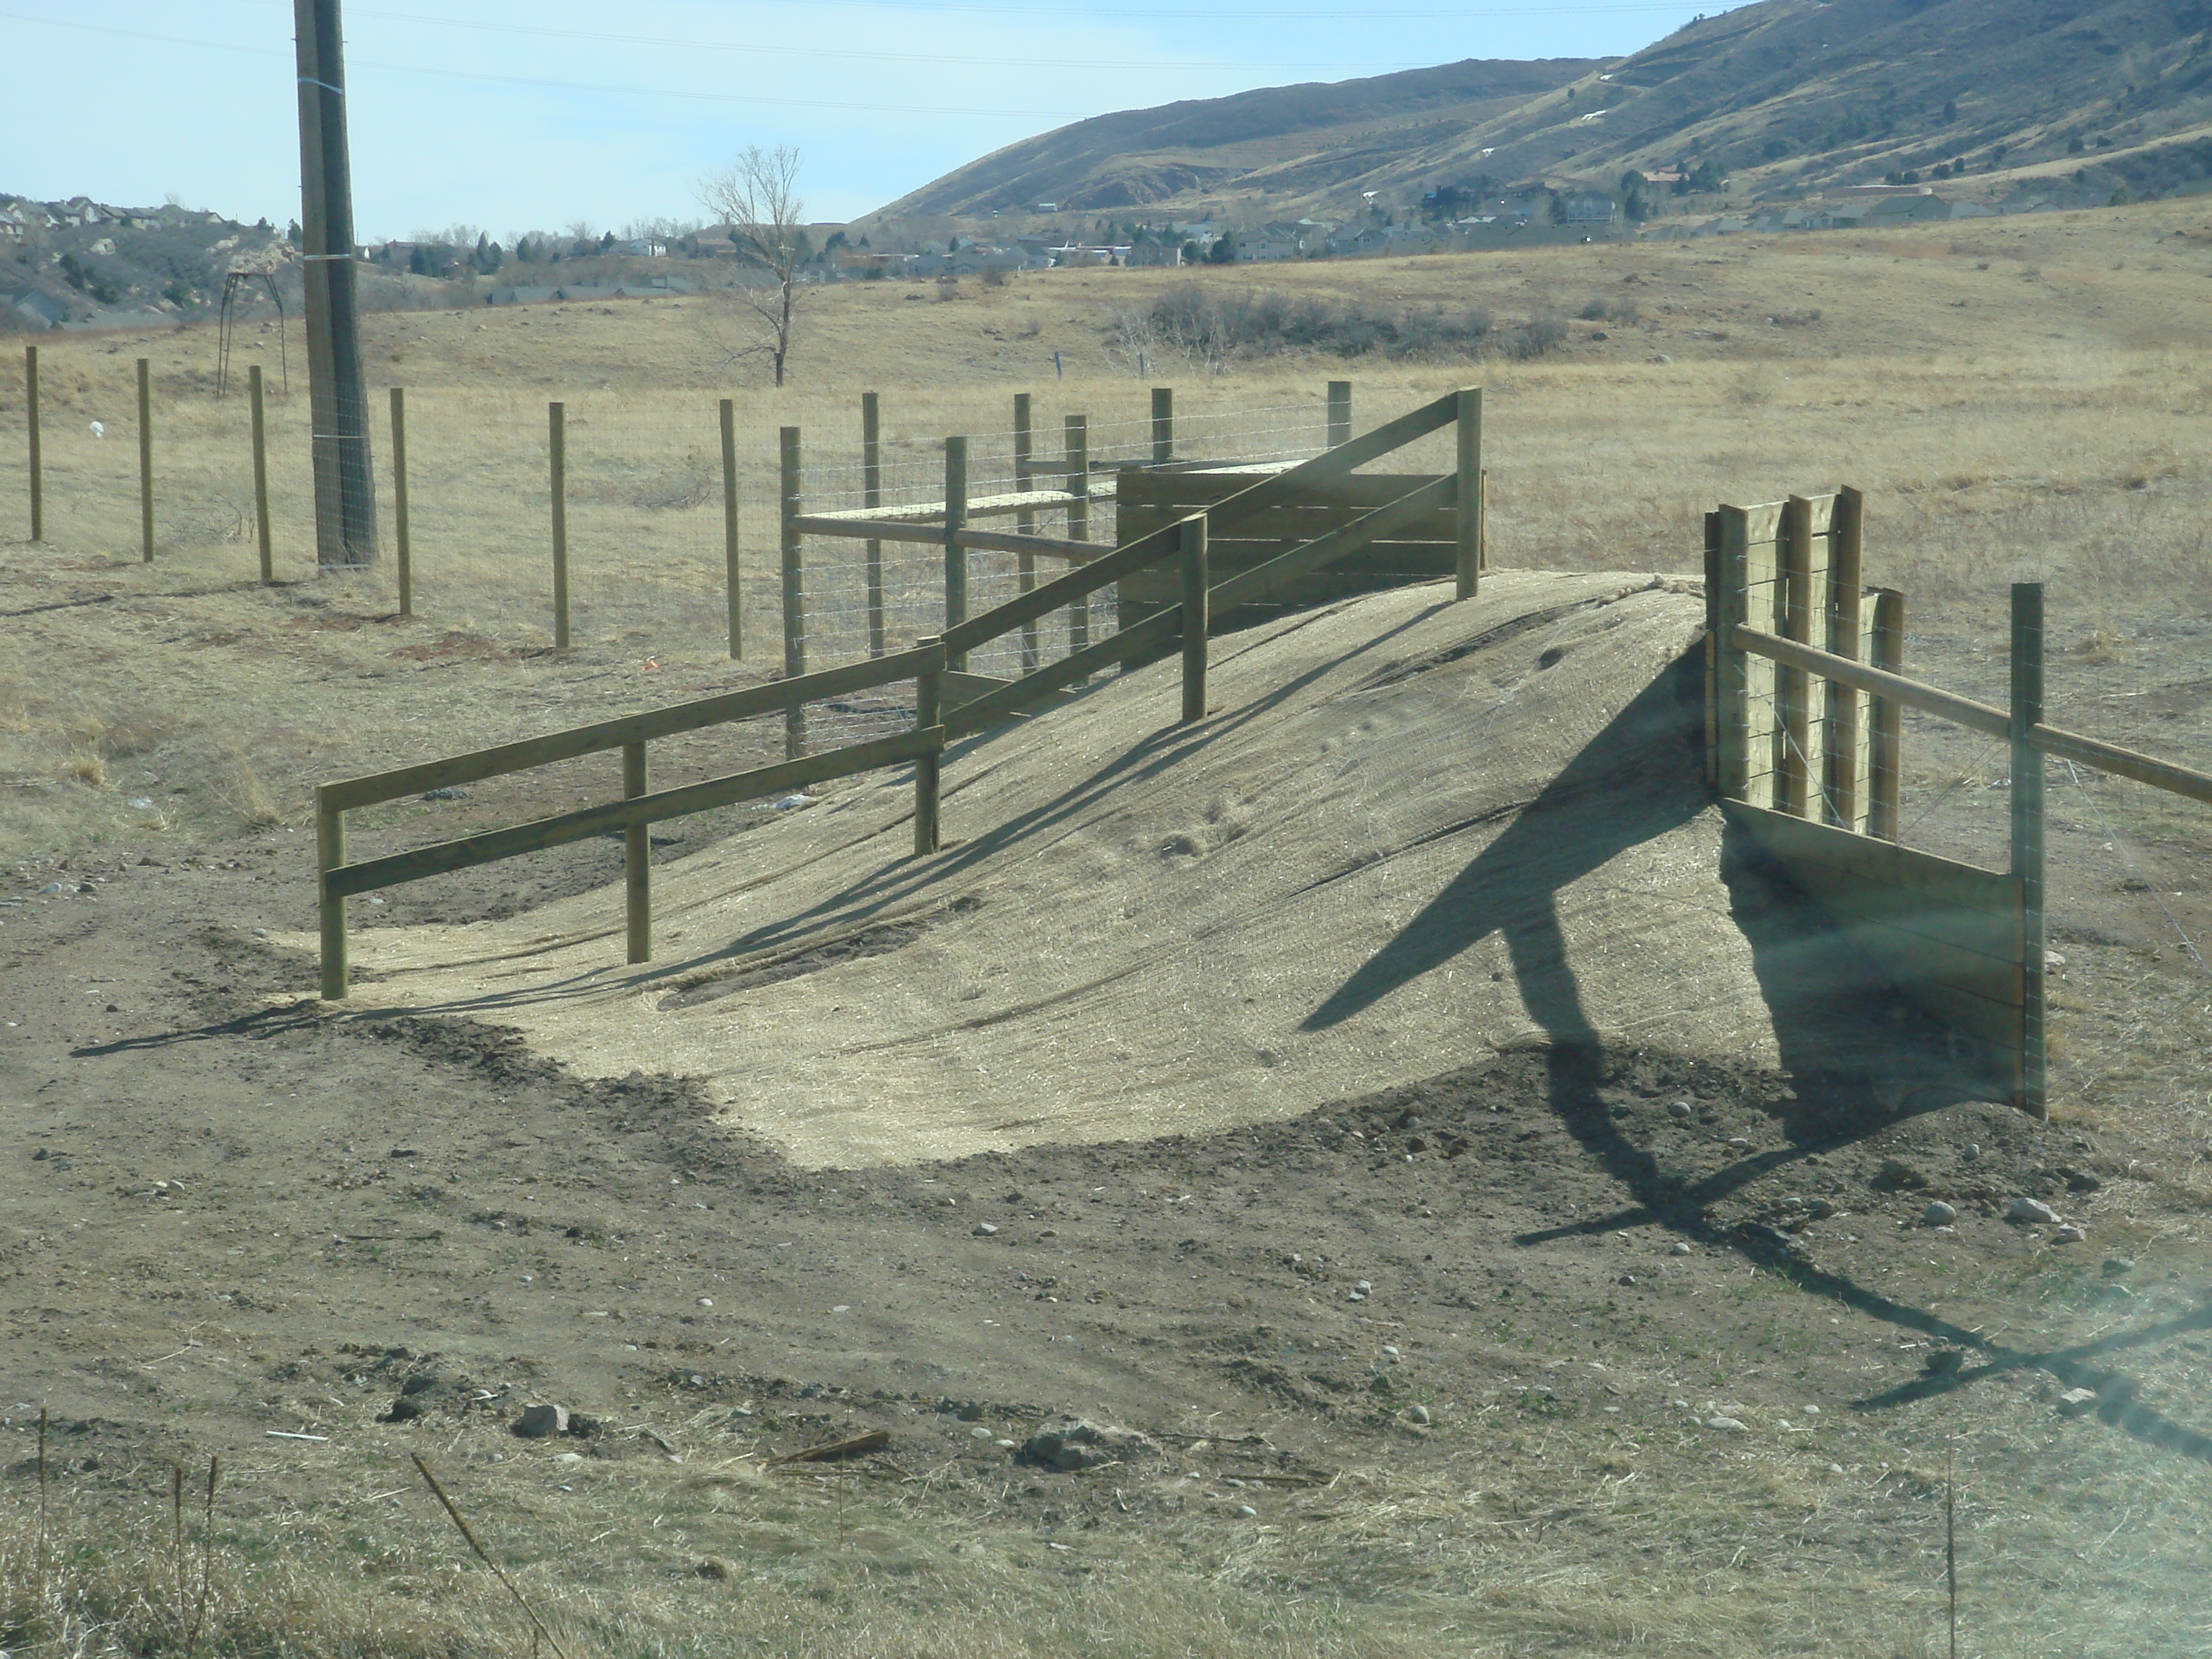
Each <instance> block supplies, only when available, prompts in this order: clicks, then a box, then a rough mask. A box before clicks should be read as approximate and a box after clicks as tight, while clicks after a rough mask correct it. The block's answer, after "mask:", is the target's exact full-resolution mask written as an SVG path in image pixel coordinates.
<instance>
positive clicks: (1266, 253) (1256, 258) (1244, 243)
mask: <svg viewBox="0 0 2212 1659" xmlns="http://www.w3.org/2000/svg"><path fill="white" fill-rule="evenodd" d="M1298 252H1299V248H1298V239H1297V235H1296V234H1295V233H1291V232H1289V231H1288V230H1287V228H1285V227H1284V226H1280V225H1263V226H1261V228H1259V229H1257V230H1255V231H1254V232H1253V233H1252V234H1250V235H1249V236H1240V237H1238V238H1237V264H1240V265H1256V264H1274V263H1276V262H1279V261H1280V260H1284V259H1295V258H1297V257H1298Z"/></svg>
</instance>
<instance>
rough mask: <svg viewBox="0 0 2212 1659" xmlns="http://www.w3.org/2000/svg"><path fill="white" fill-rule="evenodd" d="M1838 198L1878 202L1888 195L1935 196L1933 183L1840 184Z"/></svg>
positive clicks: (1839, 199)
mask: <svg viewBox="0 0 2212 1659" xmlns="http://www.w3.org/2000/svg"><path fill="white" fill-rule="evenodd" d="M1834 193H1835V196H1836V199H1837V200H1838V201H1844V202H1878V201H1880V200H1881V198H1882V197H1886V196H1933V195H1934V194H1935V193H1936V186H1935V185H1838V186H1837V187H1836V190H1835V192H1834Z"/></svg>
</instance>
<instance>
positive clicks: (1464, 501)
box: [1346, 386, 1483, 599]
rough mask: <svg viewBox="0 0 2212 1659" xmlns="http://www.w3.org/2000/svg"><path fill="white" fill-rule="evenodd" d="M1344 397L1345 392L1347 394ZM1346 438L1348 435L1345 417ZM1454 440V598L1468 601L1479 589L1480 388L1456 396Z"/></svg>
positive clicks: (1481, 518)
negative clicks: (1456, 408) (1456, 451)
mask: <svg viewBox="0 0 2212 1659" xmlns="http://www.w3.org/2000/svg"><path fill="white" fill-rule="evenodd" d="M1347 395H1348V392H1347ZM1349 426H1350V419H1349V416H1347V417H1346V428H1347V430H1346V437H1347V438H1348V437H1349V436H1350V431H1349ZM1454 430H1455V434H1456V435H1457V437H1458V440H1459V443H1458V456H1457V465H1458V477H1459V493H1458V495H1457V496H1456V497H1455V499H1454V505H1453V515H1452V516H1453V520H1454V530H1455V534H1456V538H1457V541H1458V550H1457V551H1458V561H1457V566H1456V575H1457V580H1456V581H1455V584H1454V589H1453V593H1454V597H1455V598H1456V599H1473V598H1474V596H1475V593H1476V592H1477V590H1478V589H1480V586H1482V567H1483V556H1482V533H1483V511H1482V509H1483V499H1482V496H1483V489H1482V486H1483V471H1482V388H1481V387H1480V386H1468V387H1465V388H1463V389H1462V391H1461V392H1460V394H1459V417H1458V420H1457V422H1456V424H1455V428H1454Z"/></svg>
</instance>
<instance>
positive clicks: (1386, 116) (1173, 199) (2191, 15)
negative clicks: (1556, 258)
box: [885, 0, 2212, 216]
mask: <svg viewBox="0 0 2212 1659" xmlns="http://www.w3.org/2000/svg"><path fill="white" fill-rule="evenodd" d="M1685 158H1692V159H1695V160H1699V161H1711V162H1713V163H1715V164H1716V165H1717V167H1720V168H1721V169H1722V170H1723V171H1724V172H1725V173H1728V174H1729V175H1730V176H1731V177H1732V178H1733V179H1735V181H1736V184H1737V186H1738V193H1739V194H1740V195H1741V194H1749V195H1753V196H1777V195H1784V196H1787V195H1797V194H1802V193H1805V192H1808V191H1814V190H1818V189H1820V188H1823V187H1826V186H1830V185H1839V184H1864V183H1879V182H1881V181H1882V180H1883V179H1885V178H1888V177H1891V176H1893V175H1899V174H1903V173H1916V174H1918V175H1920V176H1921V178H1922V179H1927V178H1928V177H1929V176H1931V175H1933V174H1934V173H1935V169H1936V168H1938V167H1941V168H1942V169H1943V173H1942V174H1941V175H1940V176H1942V177H1943V178H1946V179H1948V178H1951V177H1954V176H1958V177H1963V178H1966V179H1973V180H1978V181H1980V187H1983V188H1985V189H1987V190H1990V191H1995V192H1996V193H2002V191H2003V190H2004V189H2006V188H2008V186H2010V185H2014V184H2016V183H2019V182H2024V181H2027V180H2039V181H2043V182H2046V183H2047V182H2048V181H2050V180H2051V179H2054V178H2056V179H2059V180H2061V181H2063V183H2064V184H2066V185H2069V186H2072V187H2075V188H2076V189H2078V190H2081V191H2093V192H2095V194H2096V196H2097V198H2098V199H2100V200H2101V199H2104V198H2105V197H2106V196H2108V195H2109V194H2110V193H2111V192H2112V191H2113V190H2115V189H2119V188H2124V189H2126V190H2128V191H2130V193H2132V194H2135V195H2147V194H2169V193H2173V192H2176V191H2191V190H2196V189H2203V188H2206V187H2207V185H2206V182H2205V181H2206V180H2208V179H2212V3H2206V0H2179V3H2171V0H2170V3H2154V0H2106V3H2098V0H1759V3H1756V4H1753V5H1747V6H1742V7H1740V8H1738V9H1735V10H1733V11H1729V12H1726V13H1723V14H1722V15H1718V16H1714V17H1710V18H1704V19H1701V20H1699V21H1696V22H1692V23H1690V24H1688V25H1686V26H1685V27H1682V28H1680V29H1678V30H1676V31H1675V32H1674V33H1672V34H1670V35H1668V37H1667V38H1666V39H1664V40H1660V41H1658V42H1656V43H1655V44H1654V45H1652V46H1648V47H1646V48H1644V50H1643V51H1642V52H1637V53H1635V54H1634V55H1632V56H1631V57H1628V58H1620V59H1613V60H1594V59H1572V58H1553V59H1546V60H1542V61H1540V62H1534V63H1508V62H1474V61H1470V62H1468V63H1463V64H1447V65H1444V66H1443V67H1440V68H1437V69H1426V70H1408V71H1405V72H1402V73H1400V74H1395V75H1387V76H1376V77H1373V78H1371V79H1367V80H1361V81H1351V82H1340V83H1337V84H1333V85H1331V84H1313V85H1307V86H1294V87H1281V88H1270V89H1267V90H1265V91H1260V92H1249V93H1242V94H1237V96H1235V97H1231V98H1223V99H1215V100H1204V101H1197V102H1188V103H1180V104H1171V105H1167V106H1163V107H1161V108H1158V109H1152V110H1136V111H1124V112H1120V113H1117V114H1113V115H1105V116H1099V117H1096V118H1092V119H1090V120H1086V121H1079V122H1076V123H1074V124H1073V125H1069V126H1066V127H1062V128H1060V129H1059V130H1057V131H1053V132H1048V133H1045V134H1042V135H1041V136H1039V137H1035V138H1030V139H1025V140H1024V141H1022V142H1021V143H1017V144H1011V145H1008V146H1007V147H1006V148H1005V149H1000V150H999V151H996V152H994V154H992V155H987V156H985V157H983V158H981V160H979V161H973V162H970V163H969V164H968V165H967V166H965V167H961V168H958V169H957V170H956V171H954V172H952V173H948V174H946V175H945V177H944V178H942V179H938V180H936V181H935V182H933V183H932V184H930V185H925V186H924V187H922V188H921V190H918V191H914V192H913V193H911V194H910V195H908V196H907V197H903V198H902V199H901V200H900V201H899V202H897V203H895V204H891V206H890V207H889V208H888V209H886V210H885V212H887V213H894V214H962V215H980V214H987V213H989V212H992V211H1001V212H1005V211H1026V210H1033V209H1034V208H1035V207H1036V204H1038V203H1039V202H1041V201H1050V202H1054V203H1056V204H1058V205H1059V206H1060V208H1061V209H1062V210H1066V211H1086V210H1089V211H1101V210H1123V209H1127V208H1139V207H1141V208H1146V209H1150V210H1169V211H1189V212H1207V211H1221V210H1237V209H1242V210H1248V211H1249V210H1258V211H1261V212H1266V213H1270V214H1282V215H1288V214H1292V213H1301V212H1304V213H1328V214H1332V215H1334V216H1344V215H1345V214H1346V213H1348V212H1351V211H1353V210H1357V209H1358V207H1359V206H1360V204H1361V197H1362V195H1363V194H1364V192H1368V191H1374V192H1376V193H1377V197H1378V199H1379V200H1381V201H1382V202H1383V203H1384V204H1406V203H1409V202H1411V201H1412V200H1413V199H1415V198H1417V197H1419V195H1420V194H1421V192H1422V191H1425V190H1428V189H1432V188H1434V187H1436V186H1437V185H1450V184H1463V183H1469V182H1472V181H1473V180H1474V179H1477V178H1479V177H1481V176H1485V175H1487V176H1488V177H1489V178H1491V179H1494V180H1498V181H1500V182H1504V181H1509V180H1515V179H1529V178H1546V179H1554V180H1571V181H1580V182H1583V183H1588V184H1592V185H1611V184H1613V183H1614V182H1615V181H1617V180H1618V179H1619V178H1620V174H1621V173H1623V172H1625V171H1626V170H1627V169H1629V168H1631V167H1635V168H1639V169H1652V168H1656V167H1660V166H1662V165H1663V164H1665V163H1668V162H1670V161H1676V160H1680V159H1685ZM2077 174H2078V175H2080V176H2079V177H2078V179H2077V178H2076V176H2075V175H2077Z"/></svg>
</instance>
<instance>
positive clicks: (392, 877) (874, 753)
mask: <svg viewBox="0 0 2212 1659" xmlns="http://www.w3.org/2000/svg"><path fill="white" fill-rule="evenodd" d="M944 671H945V651H944V647H942V646H941V645H939V643H937V642H936V641H926V642H924V643H923V644H921V645H920V646H917V647H915V648H914V649H913V650H911V651H902V652H900V653H897V654H896V655H895V656H889V657H880V658H878V659H875V660H873V661H871V662H863V663H854V664H852V665H848V666H847V667H843V668H831V669H827V670H824V671H823V672H821V673H819V674H810V675H806V676H804V677H802V678H797V679H789V680H780V681H777V682H775V684H769V685H759V686H751V687H748V688H747V689H746V690H743V691H731V692H726V693H724V694H723V695H722V696H715V697H703V698H701V699H699V700H697V701H696V702H686V703H678V704H675V705H673V706H671V707H669V708H655V709H650V710H648V711H647V712H646V713H644V714H629V715H625V716H623V718H621V719H619V720H603V721H600V722H599V724H597V725H594V726H577V727H574V728H572V729H570V730H568V731H566V732H550V733H548V734H547V735H545V736H544V737H540V738H524V739H523V740H522V741H520V742H519V743H507V744H499V745H497V746H496V747H495V748H490V749H480V750H475V751H474V752H472V753H470V754H465V755H453V756H448V757H446V758H444V759H441V760H435V761H425V762H422V763H420V764H418V765H415V766H403V767H399V768H398V769H395V770H392V771H389V772H379V773H376V774H374V775H371V776H368V777H360V778H349V779H347V780H345V781H342V782H337V783H326V784H325V785H323V786H322V787H320V788H319V789H318V790H317V791H316V792H315V830H316V835H315V840H316V848H317V852H318V856H319V863H320V866H321V882H320V893H321V924H322V994H323V995H324V996H325V998H326V999H329V1000H337V999H340V998H343V996H344V995H345V994H346V915H345V902H346V900H347V898H348V897H349V896H351V895H353V894H356V893H364V892H368V891H371V890H374V889H376V888H379V887H392V886H397V885H398V884H401V883H403V882H409V881H418V880H421V879H422V878H423V877H425V876H433V875H440V874H443V873H445V872H448V871H453V870H465V869H468V868H470V867H471V866H475V865H479V864H490V863H494V862H496V861H497V860H501V859H509V858H513V857H515V856H516V855H517V854H522V853H532V852H538V851H540V850H542V849H544V848H549V847H560V846H563V845H566V844H567V843H568V842H575V841H583V840H586V839H588V838H590V837H591V836H600V835H606V834H610V833H612V832H615V831H620V832H622V833H623V836H625V838H626V840H627V841H628V842H629V845H628V846H627V847H626V848H625V852H626V857H625V860H624V864H625V870H624V886H625V889H626V890H627V910H628V919H629V948H630V957H629V959H630V960H631V961H633V962H643V961H647V960H648V959H649V958H650V956H651V949H652V946H651V939H652V924H651V905H652V894H651V871H650V866H649V865H648V864H647V861H646V860H645V859H644V858H643V857H642V856H641V854H640V852H639V850H638V849H639V848H641V847H642V846H643V845H644V841H643V837H644V835H645V833H646V831H647V828H648V826H650V825H652V824H654V823H659V822H661V821H662V820H664V819H666V818H675V817H685V816H687V815H689V814H690V813H693V812H704V811H710V810H712V809H713V808H714V807H718V806H727V805H731V804H732V803H733V802H736V801H740V800H747V799H753V798H754V797H757V796H759V795H764V794H771V793H776V792H778V791H781V790H786V789H796V788H803V787H805V786H806V785H808V784H810V783H819V782H825V781H829V779H832V778H839V777H848V776H850V775H853V774H854V773H856V772H866V771H872V770H874V769H876V768H878V767H882V766H893V765H896V764H898V763H900V762H902V761H908V760H914V759H915V758H917V757H920V756H921V755H923V754H929V755H934V754H935V753H936V752H937V750H939V749H941V748H942V747H943V746H944V743H945V734H944V732H943V731H942V730H941V729H940V728H939V727H938V726H937V725H936V722H935V721H931V722H930V723H929V724H928V725H927V726H923V727H921V728H920V729H918V730H916V731H915V732H907V733H904V734H902V735H901V736H899V737H896V738H878V739H877V740H875V741H873V742H872V743H866V744H854V745H853V746H851V747H848V748H845V749H838V750H830V751H829V752H827V753H825V754H821V755H812V756H808V757H805V758H803V759H797V760H787V761H784V762H781V763H778V764H776V765H773V766H765V767H757V768H754V769H751V770H750V771H745V772H738V773H732V774H730V775H726V776H723V777H719V778H710V779H708V780H707V781H704V782H702V783H695V784H687V785H685V786H684V787H680V788H676V789H668V790H663V791H661V792H659V793H657V794H656V793H648V792H647V783H646V778H647V773H646V761H645V745H646V744H647V743H648V742H649V741H651V740H652V739H653V738H664V737H671V736H673V735H675V734H676V733H678V732H696V731H700V730H702V729H704V728H706V727H708V726H721V725H726V724H727V723H729V722H731V721H732V720H750V719H754V718H757V717H758V716H760V715H763V714H782V713H787V712H788V711H790V710H792V709H793V708H798V707H799V706H801V705H803V704H805V703H808V702H815V701H817V700H818V699H820V698H823V697H833V696H842V695H844V694H846V693H848V692H852V691H863V690H868V689H870V688H871V687H873V686H878V685H888V684H893V683H895V682H896V681H899V680H905V679H912V680H915V681H917V682H918V683H919V685H920V692H919V695H918V696H917V699H916V701H917V705H918V706H920V707H923V708H927V707H930V706H933V704H934V703H935V702H936V701H937V700H938V697H939V693H938V691H937V690H936V682H938V681H939V678H941V677H942V675H943V673H944ZM613 749H619V750H623V786H624V796H625V799H623V800H621V801H619V802H617V803H615V804H613V805H607V806H594V807H586V808H584V809H582V810H580V811H574V812H564V813H562V814H559V815H558V816H556V817H549V818H540V819H538V820H536V821H534V822H532V823H524V824H518V825H516V826H514V827H513V828H511V829H495V830H487V831H484V832H483V833H481V834H478V835H475V836H463V837H461V838H460V839H459V840H456V841H448V842H438V843H436V844H435V845H432V846H429V847H422V848H416V849H414V850H413V851H411V852H407V853H398V854H392V855H391V856H389V857H386V858H380V859H370V860H363V861H362V862H361V863H358V864H349V863H348V862H347V860H346V850H345V847H346V825H345V815H346V813H347V812H349V811H353V810H355V809H356V808H359V807H363V806H374V805H377V804H379V803H380V802H383V801H390V800H398V799H403V798H404V797H406V796H410V795H417V794H421V793H423V792H424V791H427V790H431V789H445V788H452V787H454V786H456V785H459V784H463V783H473V782H476V781H479V780H481V779H484V778H495V777H504V776H506V775H508V774H510V773H515V772H526V771H530V770H532V769H535V768H538V767H540V766H550V765H551V764H552V763H555V762H556V761H564V760H573V759H574V758H576V757H579V756H583V755H591V754H598V753H602V752H604V751H605V750H613ZM919 782H920V780H919V777H918V778H917V787H919ZM919 810H920V804H919V803H917V811H919ZM935 815H936V804H935V802H934V800H932V801H931V802H930V803H929V816H930V817H931V818H932V819H934V817H935Z"/></svg>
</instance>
